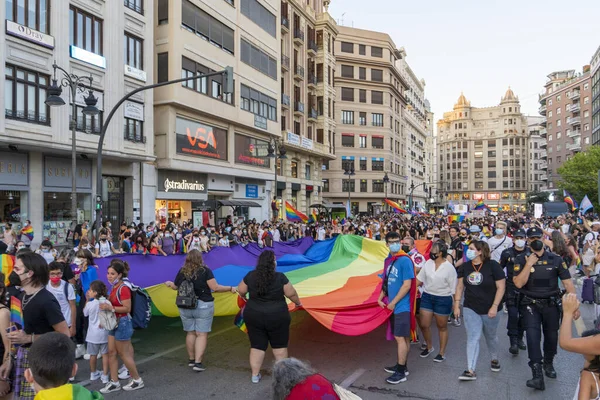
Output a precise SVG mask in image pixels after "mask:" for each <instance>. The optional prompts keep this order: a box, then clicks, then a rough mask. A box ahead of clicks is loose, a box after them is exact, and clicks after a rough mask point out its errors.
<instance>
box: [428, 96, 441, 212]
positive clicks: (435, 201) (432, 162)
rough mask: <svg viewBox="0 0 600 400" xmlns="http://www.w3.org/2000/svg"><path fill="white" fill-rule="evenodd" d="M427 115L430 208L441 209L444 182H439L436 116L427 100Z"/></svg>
mask: <svg viewBox="0 0 600 400" xmlns="http://www.w3.org/2000/svg"><path fill="white" fill-rule="evenodd" d="M425 113H426V116H427V118H426V123H427V140H426V141H425V168H426V173H425V178H426V181H427V182H428V183H429V185H428V186H429V187H431V193H429V195H430V198H429V201H430V208H431V207H441V206H442V204H443V199H444V198H445V196H444V195H443V187H444V185H443V182H440V181H439V180H438V172H437V171H438V161H437V160H438V157H437V134H436V131H435V122H434V121H435V119H434V118H435V116H434V114H433V111H431V104H430V103H429V100H425Z"/></svg>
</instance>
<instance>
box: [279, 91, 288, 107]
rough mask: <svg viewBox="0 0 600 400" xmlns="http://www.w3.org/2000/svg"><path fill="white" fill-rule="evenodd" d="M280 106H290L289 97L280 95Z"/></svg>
mask: <svg viewBox="0 0 600 400" xmlns="http://www.w3.org/2000/svg"><path fill="white" fill-rule="evenodd" d="M281 105H282V106H284V107H289V106H290V96H289V95H288V94H285V93H281Z"/></svg>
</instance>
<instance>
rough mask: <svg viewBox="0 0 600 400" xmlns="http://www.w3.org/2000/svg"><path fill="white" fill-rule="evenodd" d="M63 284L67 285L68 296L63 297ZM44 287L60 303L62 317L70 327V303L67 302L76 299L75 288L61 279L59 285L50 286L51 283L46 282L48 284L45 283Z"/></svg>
mask: <svg viewBox="0 0 600 400" xmlns="http://www.w3.org/2000/svg"><path fill="white" fill-rule="evenodd" d="M65 285H69V288H68V289H67V290H68V291H67V293H68V295H69V297H68V298H65ZM46 289H47V290H48V291H49V292H50V293H52V294H53V295H54V297H56V300H58V304H60V311H62V314H63V317H65V321H66V322H67V325H69V327H71V305H70V304H69V301H71V300H72V301H75V299H76V297H75V289H73V285H71V284H70V283H68V282H65V281H63V280H62V279H61V280H60V286H58V287H54V286H52V283H50V282H48V284H47V285H46Z"/></svg>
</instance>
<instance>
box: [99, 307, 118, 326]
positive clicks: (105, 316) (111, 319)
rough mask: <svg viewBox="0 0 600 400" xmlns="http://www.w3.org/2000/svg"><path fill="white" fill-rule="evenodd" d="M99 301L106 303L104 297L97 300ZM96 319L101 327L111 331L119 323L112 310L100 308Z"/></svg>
mask: <svg viewBox="0 0 600 400" xmlns="http://www.w3.org/2000/svg"><path fill="white" fill-rule="evenodd" d="M99 301H100V303H101V304H102V303H106V302H107V301H106V300H105V299H104V300H103V299H100V300H99ZM98 320H99V322H100V327H101V328H102V329H106V330H107V331H112V330H113V329H115V328H116V327H117V325H119V322H118V321H117V316H116V315H115V313H114V312H112V311H106V310H100V312H99V313H98Z"/></svg>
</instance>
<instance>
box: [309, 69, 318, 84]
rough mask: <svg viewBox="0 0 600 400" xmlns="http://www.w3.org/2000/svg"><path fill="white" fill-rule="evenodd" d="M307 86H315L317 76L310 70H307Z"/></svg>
mask: <svg viewBox="0 0 600 400" xmlns="http://www.w3.org/2000/svg"><path fill="white" fill-rule="evenodd" d="M307 81H308V82H307V83H308V86H309V87H310V86H317V76H316V75H315V74H313V73H312V72H311V71H308V76H307Z"/></svg>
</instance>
